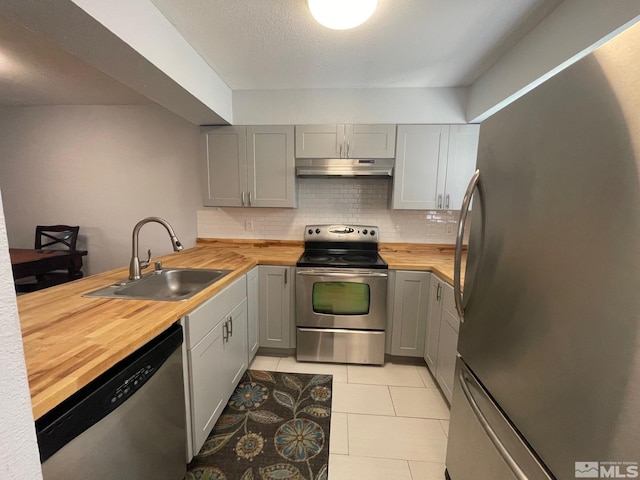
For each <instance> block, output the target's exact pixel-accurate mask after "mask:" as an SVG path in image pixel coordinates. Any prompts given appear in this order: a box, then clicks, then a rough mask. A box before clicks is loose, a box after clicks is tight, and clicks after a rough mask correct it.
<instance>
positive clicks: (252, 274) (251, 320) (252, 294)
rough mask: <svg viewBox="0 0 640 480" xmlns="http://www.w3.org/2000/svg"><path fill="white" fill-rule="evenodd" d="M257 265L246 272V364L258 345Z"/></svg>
mask: <svg viewBox="0 0 640 480" xmlns="http://www.w3.org/2000/svg"><path fill="white" fill-rule="evenodd" d="M258 270H259V268H258V267H254V268H253V269H251V270H250V271H249V272H248V273H247V343H248V351H247V353H248V359H247V365H250V364H251V361H252V360H253V358H254V357H255V356H256V353H257V352H258V346H259V336H260V328H259V324H258V304H259V289H258Z"/></svg>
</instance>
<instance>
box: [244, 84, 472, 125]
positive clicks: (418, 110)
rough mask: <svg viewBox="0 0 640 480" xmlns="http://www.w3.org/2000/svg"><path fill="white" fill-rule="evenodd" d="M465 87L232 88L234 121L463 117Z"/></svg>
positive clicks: (461, 120) (389, 120) (380, 120)
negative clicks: (233, 89)
mask: <svg viewBox="0 0 640 480" xmlns="http://www.w3.org/2000/svg"><path fill="white" fill-rule="evenodd" d="M467 95H468V91H467V89H466V88H364V89H355V88H351V89H349V88H345V89H306V90H304V89H301V90H235V91H234V92H233V119H234V123H235V124H237V125H295V124H322V123H329V124H331V123H466V105H467Z"/></svg>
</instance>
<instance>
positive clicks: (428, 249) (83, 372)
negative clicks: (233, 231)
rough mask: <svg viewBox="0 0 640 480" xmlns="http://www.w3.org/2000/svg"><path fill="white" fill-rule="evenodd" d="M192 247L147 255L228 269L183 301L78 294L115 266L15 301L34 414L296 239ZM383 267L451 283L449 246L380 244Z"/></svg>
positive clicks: (288, 251)
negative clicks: (424, 273) (428, 274)
mask: <svg viewBox="0 0 640 480" xmlns="http://www.w3.org/2000/svg"><path fill="white" fill-rule="evenodd" d="M197 245H198V246H197V247H194V248H191V249H188V250H185V251H183V252H180V253H174V254H171V255H166V256H164V257H159V258H154V259H153V260H154V261H155V260H162V262H163V265H164V267H165V268H169V267H174V268H211V269H225V270H227V269H228V270H233V272H232V273H230V274H229V275H227V276H226V277H224V278H222V279H221V280H219V281H217V282H216V283H214V284H213V285H211V286H209V287H207V288H205V289H204V290H202V291H201V292H199V293H198V294H196V295H194V296H193V297H191V298H190V299H188V300H184V301H181V302H161V301H152V300H131V299H103V298H85V297H82V295H83V294H85V293H88V292H91V291H93V290H97V289H99V288H101V287H105V286H107V285H110V284H113V283H115V282H117V281H118V280H122V279H124V278H126V277H127V276H128V273H129V272H128V268H126V267H125V268H119V269H115V270H111V271H108V272H105V273H101V274H98V275H92V276H90V277H85V278H83V279H80V280H76V281H74V282H70V283H66V284H63V285H59V286H56V287H53V288H49V289H45V290H40V291H37V292H33V293H29V294H27V295H21V296H19V297H18V298H17V302H18V310H19V314H20V323H21V327H22V336H23V343H24V352H25V359H26V364H27V372H28V377H29V387H30V390H31V401H32V408H33V415H34V418H35V419H38V418H40V417H41V416H42V415H44V414H45V413H47V412H48V411H49V410H51V409H52V408H54V407H55V406H56V405H58V404H59V403H60V402H62V401H63V400H65V399H67V398H68V397H69V396H71V395H72V394H73V393H75V392H77V391H78V390H79V389H81V388H82V387H84V386H85V385H87V384H88V383H89V382H91V381H92V380H93V379H95V378H96V377H98V376H99V375H100V374H102V373H104V372H105V371H106V370H108V369H109V368H110V367H112V366H113V365H115V364H116V363H117V362H119V361H120V360H123V359H124V358H126V357H127V356H128V355H129V354H131V353H133V352H134V351H135V350H137V349H138V348H140V347H141V346H143V345H144V344H146V343H147V342H149V341H150V340H152V339H153V338H154V337H156V336H157V335H158V334H159V333H161V332H162V331H164V330H165V329H166V328H168V327H169V326H170V325H171V324H173V323H174V322H176V321H178V320H179V319H180V318H181V317H183V316H184V315H185V314H187V313H188V312H190V311H191V310H193V309H194V308H195V307H197V306H198V305H199V304H200V303H202V302H203V301H205V300H206V299H208V298H209V297H211V296H212V295H214V294H215V293H217V292H218V291H220V290H222V289H223V288H224V287H226V286H227V285H229V284H231V283H233V282H234V281H235V280H236V279H237V278H238V277H240V276H241V275H243V274H244V273H246V272H247V271H249V270H250V269H251V268H253V267H254V266H255V265H257V264H263V265H283V266H286V265H291V266H293V265H295V263H296V260H297V259H298V257H299V256H300V255H301V254H302V250H303V246H302V242H295V241H272V240H264V241H260V240H258V241H255V240H213V239H198V242H197ZM380 253H381V255H382V256H383V258H384V259H385V260H386V261H387V263H388V264H389V268H391V269H398V270H425V271H432V272H434V273H436V274H437V275H439V276H440V277H442V279H443V280H446V281H450V282H453V247H452V246H438V245H416V244H410V245H408V244H382V245H381V251H380Z"/></svg>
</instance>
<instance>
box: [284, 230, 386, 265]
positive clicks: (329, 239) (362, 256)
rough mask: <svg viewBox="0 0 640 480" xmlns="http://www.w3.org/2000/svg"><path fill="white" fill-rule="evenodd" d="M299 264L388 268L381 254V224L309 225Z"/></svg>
mask: <svg viewBox="0 0 640 480" xmlns="http://www.w3.org/2000/svg"><path fill="white" fill-rule="evenodd" d="M304 239H305V242H304V247H305V250H304V253H303V254H302V256H301V257H300V258H299V259H298V262H297V263H296V265H297V266H298V267H330V268H380V269H381V268H387V263H386V262H385V261H384V260H383V259H382V258H381V257H380V255H378V227H375V226H364V225H307V226H306V227H305V235H304Z"/></svg>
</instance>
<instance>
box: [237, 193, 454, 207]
mask: <svg viewBox="0 0 640 480" xmlns="http://www.w3.org/2000/svg"><path fill="white" fill-rule="evenodd" d="M249 195H251V194H249ZM249 198H251V197H249ZM445 208H449V194H448V193H447V196H446V202H445Z"/></svg>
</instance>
